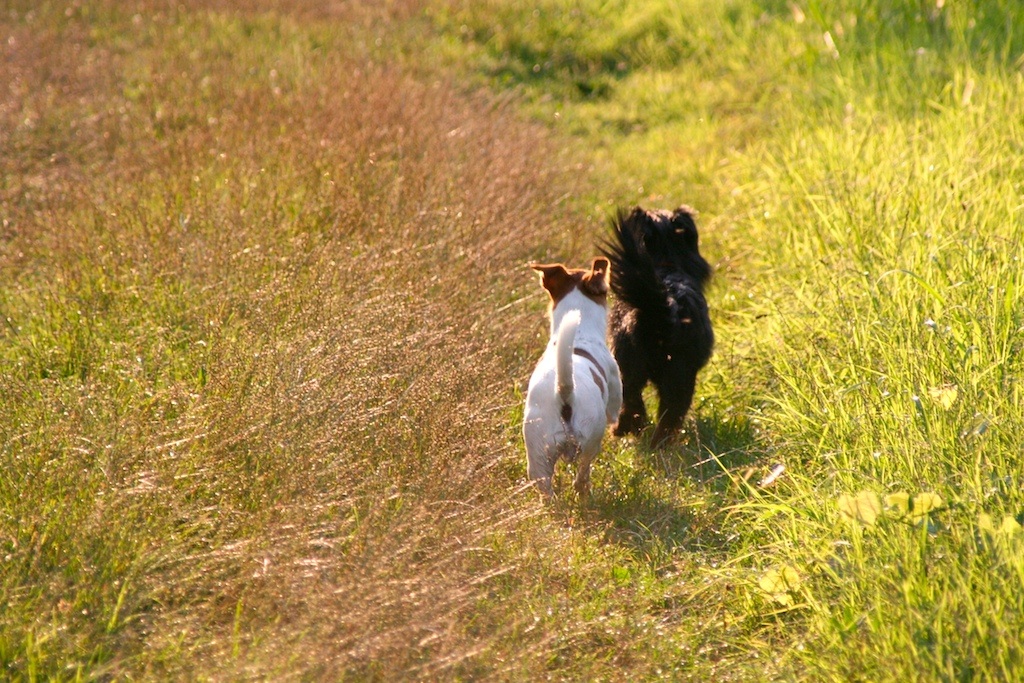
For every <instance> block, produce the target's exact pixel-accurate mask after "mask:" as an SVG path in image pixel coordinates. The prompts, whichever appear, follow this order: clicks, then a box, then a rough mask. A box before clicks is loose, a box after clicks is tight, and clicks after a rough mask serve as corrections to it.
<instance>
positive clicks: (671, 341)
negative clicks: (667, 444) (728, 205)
mask: <svg viewBox="0 0 1024 683" xmlns="http://www.w3.org/2000/svg"><path fill="white" fill-rule="evenodd" d="M693 217H694V214H693V210H692V209H690V208H689V207H685V206H683V207H680V208H678V209H676V210H675V211H674V212H671V213H669V212H668V211H645V210H643V209H641V208H640V207H636V208H634V209H633V210H632V211H630V212H629V213H626V212H625V211H621V210H620V211H619V213H618V215H617V217H616V219H615V220H614V222H613V223H612V229H613V231H614V240H613V242H612V243H609V244H606V245H605V249H604V252H605V255H606V256H607V257H608V259H609V260H610V261H611V269H612V277H611V288H612V291H613V292H614V293H615V296H616V298H617V301H616V302H615V305H614V307H613V308H612V311H611V318H610V327H611V337H612V353H613V354H614V355H615V360H616V362H618V364H619V371H620V372H621V373H622V393H623V403H622V412H621V413H620V414H619V424H618V426H617V427H616V429H615V434H616V435H619V436H621V435H623V434H629V433H636V432H639V431H640V430H641V429H642V428H643V427H644V425H645V424H646V423H647V412H646V410H645V409H644V402H643V397H642V395H641V394H642V392H643V388H644V386H646V385H647V382H648V381H650V382H653V384H654V386H655V388H657V390H658V401H659V408H658V411H659V418H658V424H657V427H655V430H654V436H653V437H652V441H651V442H652V445H658V444H660V443H661V442H663V441H664V440H665V439H666V438H667V437H669V436H670V435H672V434H673V433H674V432H675V431H677V430H678V429H679V428H680V426H681V425H682V422H683V418H684V417H685V416H686V412H687V411H688V410H689V409H690V404H691V403H692V402H693V392H694V386H695V385H696V381H697V371H698V370H700V369H701V368H702V367H704V365H705V364H706V363H707V362H708V359H709V358H710V357H711V347H712V346H713V344H714V334H713V332H712V330H711V318H710V317H709V316H708V305H707V302H706V301H705V299H704V285H705V284H706V283H707V281H708V280H709V279H710V278H711V266H710V265H708V262H707V261H705V260H704V258H703V257H702V256H701V255H700V251H698V249H697V225H696V224H695V223H694V220H693Z"/></svg>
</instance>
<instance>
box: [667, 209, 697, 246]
mask: <svg viewBox="0 0 1024 683" xmlns="http://www.w3.org/2000/svg"><path fill="white" fill-rule="evenodd" d="M696 217H697V212H696V211H695V210H694V209H691V208H690V207H689V206H685V205H684V206H680V207H679V208H678V209H676V210H675V211H674V212H673V213H672V229H673V230H674V232H675V234H676V235H678V236H680V237H682V238H683V240H684V241H685V242H686V244H687V245H688V246H690V247H696V246H697V223H696V221H695V220H694V219H695V218H696Z"/></svg>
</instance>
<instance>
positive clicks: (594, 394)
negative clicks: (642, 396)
mask: <svg viewBox="0 0 1024 683" xmlns="http://www.w3.org/2000/svg"><path fill="white" fill-rule="evenodd" d="M530 267H531V268H533V269H534V270H537V271H540V273H541V284H542V285H543V286H544V289H546V290H547V291H548V294H550V295H551V341H550V342H549V343H548V346H547V349H546V350H545V351H544V355H543V356H542V357H541V359H540V362H539V363H538V364H537V368H536V369H535V370H534V371H533V376H532V377H530V386H529V390H528V391H527V394H526V410H525V414H524V416H523V439H524V441H525V442H526V457H527V476H528V477H529V478H530V480H531V481H535V482H536V483H537V486H538V487H539V488H540V489H541V491H543V492H544V493H545V494H547V495H550V494H551V477H552V475H553V473H554V469H555V463H556V462H557V461H558V458H559V457H563V458H565V459H566V460H567V461H569V462H573V461H576V460H578V465H577V468H578V469H577V472H576V481H575V488H576V491H577V492H579V493H580V494H581V495H583V494H585V493H587V492H589V490H590V464H591V462H592V461H593V459H594V457H595V456H596V455H597V454H598V452H599V451H600V450H601V439H602V438H603V437H604V432H605V429H606V428H607V427H608V426H609V425H610V424H614V423H615V421H616V419H617V418H618V414H619V409H620V407H621V405H622V381H621V379H620V377H619V367H618V365H616V363H615V359H614V358H613V357H612V354H611V352H610V351H609V350H608V345H607V343H606V341H605V335H606V328H607V318H608V304H607V299H608V296H607V295H608V277H609V271H608V260H607V259H604V258H597V259H594V262H593V265H592V267H591V269H590V270H589V271H586V270H568V269H566V268H565V266H563V265H561V264H553V265H538V264H532V265H531V266H530Z"/></svg>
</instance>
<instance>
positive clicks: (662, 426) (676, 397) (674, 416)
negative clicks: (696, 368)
mask: <svg viewBox="0 0 1024 683" xmlns="http://www.w3.org/2000/svg"><path fill="white" fill-rule="evenodd" d="M669 377H670V379H669V380H667V381H661V382H659V383H658V384H657V385H656V386H657V389H658V410H659V411H660V413H661V416H660V417H659V418H658V426H657V427H655V428H654V436H652V437H651V446H655V447H657V446H660V445H661V444H662V443H663V442H664V441H665V440H666V439H667V438H668V437H670V436H672V435H673V434H675V433H676V432H677V431H679V428H680V427H682V426H683V418H685V417H686V413H687V411H689V410H690V404H692V403H693V392H694V389H695V387H696V385H697V373H696V372H689V371H683V372H682V373H671V374H670V375H669Z"/></svg>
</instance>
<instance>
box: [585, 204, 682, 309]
mask: <svg viewBox="0 0 1024 683" xmlns="http://www.w3.org/2000/svg"><path fill="white" fill-rule="evenodd" d="M628 218H629V216H628V214H626V213H624V212H622V211H620V212H619V214H618V216H617V218H616V219H615V220H614V221H613V222H612V232H613V241H611V242H607V243H605V244H604V248H603V249H602V251H603V252H604V254H605V256H607V257H608V260H609V261H610V262H611V270H612V277H611V288H612V291H613V292H614V293H615V296H616V298H618V300H619V301H622V302H624V303H625V304H627V305H628V306H630V307H631V308H635V309H636V310H637V313H638V314H639V315H640V316H641V317H643V318H645V319H646V320H644V322H645V323H652V325H651V326H652V327H659V328H661V329H666V328H667V326H668V325H670V324H671V319H672V309H671V306H670V304H669V300H668V290H666V289H665V284H664V283H663V282H662V281H661V279H660V278H659V277H658V274H657V272H656V271H655V269H654V261H653V260H652V259H651V257H650V255H649V254H648V253H647V250H646V249H644V246H643V244H642V243H641V242H640V236H639V235H637V234H636V233H635V232H634V231H633V229H632V225H631V222H630V221H629V220H628ZM645 326H646V325H645Z"/></svg>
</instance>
